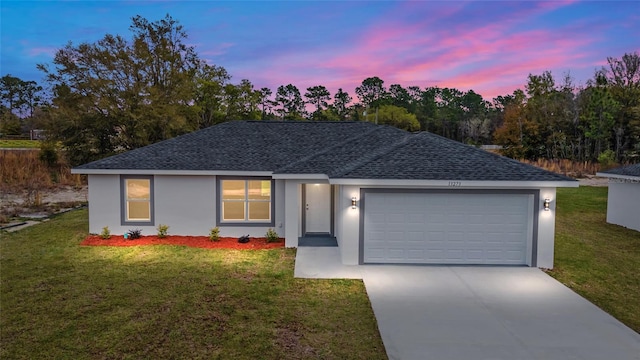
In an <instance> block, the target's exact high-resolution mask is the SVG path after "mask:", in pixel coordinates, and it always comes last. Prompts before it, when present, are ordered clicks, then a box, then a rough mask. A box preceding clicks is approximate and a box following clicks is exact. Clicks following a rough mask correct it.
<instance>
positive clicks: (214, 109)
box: [194, 64, 231, 129]
mask: <svg viewBox="0 0 640 360" xmlns="http://www.w3.org/2000/svg"><path fill="white" fill-rule="evenodd" d="M229 80H231V75H229V73H228V72H227V70H225V68H223V67H221V66H215V65H208V64H203V65H202V66H200V67H199V68H198V69H197V72H196V74H195V89H194V100H195V101H194V106H195V108H194V110H195V111H196V112H197V114H198V117H197V119H198V123H197V126H194V128H198V129H203V128H206V127H209V126H211V125H214V124H217V123H220V122H222V121H224V118H225V110H224V108H223V101H224V97H225V86H226V85H227V84H228V81H229Z"/></svg>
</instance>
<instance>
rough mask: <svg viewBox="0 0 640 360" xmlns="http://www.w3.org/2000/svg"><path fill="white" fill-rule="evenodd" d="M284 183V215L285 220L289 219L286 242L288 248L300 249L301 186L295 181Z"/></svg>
mask: <svg viewBox="0 0 640 360" xmlns="http://www.w3.org/2000/svg"><path fill="white" fill-rule="evenodd" d="M278 181H284V186H283V187H284V211H283V212H282V214H284V218H285V219H289V221H287V222H286V223H285V224H284V241H285V246H286V247H298V237H299V236H300V233H301V224H300V223H301V215H300V209H301V207H300V206H301V199H302V196H301V195H302V194H301V191H302V190H301V186H300V183H299V182H298V181H295V180H278Z"/></svg>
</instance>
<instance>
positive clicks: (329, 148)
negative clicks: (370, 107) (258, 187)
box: [273, 127, 379, 173]
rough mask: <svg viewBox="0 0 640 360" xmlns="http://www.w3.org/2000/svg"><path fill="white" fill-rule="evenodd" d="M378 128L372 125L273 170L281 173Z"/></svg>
mask: <svg viewBox="0 0 640 360" xmlns="http://www.w3.org/2000/svg"><path fill="white" fill-rule="evenodd" d="M378 130H379V128H378V127H372V128H371V129H369V130H367V131H365V132H362V133H360V134H358V135H357V136H353V137H350V138H348V139H346V140H344V141H342V142H340V143H337V144H334V145H332V146H329V147H326V148H324V149H323V150H321V151H318V152H315V153H313V154H309V155H307V156H305V157H302V158H300V160H298V161H294V162H292V163H289V164H287V165H285V166H282V167H280V168H278V169H276V170H274V171H273V172H274V173H279V172H283V171H286V170H287V169H289V168H292V167H294V166H296V165H298V164H301V163H303V162H306V161H309V160H311V159H313V158H315V157H318V156H320V155H323V154H326V153H328V152H330V151H332V150H334V149H337V148H339V147H342V146H344V145H345V144H348V143H350V142H353V141H356V140H358V139H361V138H363V137H364V136H367V135H369V134H371V133H373V132H375V131H378Z"/></svg>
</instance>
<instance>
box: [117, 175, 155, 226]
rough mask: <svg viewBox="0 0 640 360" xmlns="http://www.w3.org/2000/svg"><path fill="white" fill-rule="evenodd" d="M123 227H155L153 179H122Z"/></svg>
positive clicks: (147, 177) (143, 177)
mask: <svg viewBox="0 0 640 360" xmlns="http://www.w3.org/2000/svg"><path fill="white" fill-rule="evenodd" d="M121 192H122V225H130V224H137V225H153V178H152V177H150V176H146V177H145V176H140V177H129V176H127V177H122V178H121Z"/></svg>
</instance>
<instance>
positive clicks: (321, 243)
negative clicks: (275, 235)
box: [298, 234, 338, 247]
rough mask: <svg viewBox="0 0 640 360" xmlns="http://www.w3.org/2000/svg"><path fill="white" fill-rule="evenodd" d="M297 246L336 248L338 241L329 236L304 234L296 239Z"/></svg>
mask: <svg viewBox="0 0 640 360" xmlns="http://www.w3.org/2000/svg"><path fill="white" fill-rule="evenodd" d="M298 246H308V247H331V246H338V241H337V240H336V238H335V237H334V236H331V235H329V234H306V235H305V236H303V237H301V238H298Z"/></svg>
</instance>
